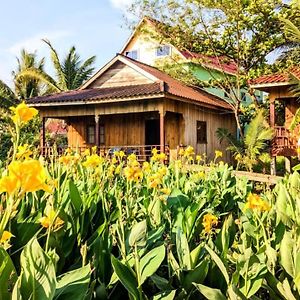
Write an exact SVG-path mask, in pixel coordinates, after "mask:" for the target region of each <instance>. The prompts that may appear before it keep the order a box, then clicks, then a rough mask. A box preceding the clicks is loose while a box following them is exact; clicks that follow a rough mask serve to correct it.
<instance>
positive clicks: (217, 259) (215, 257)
mask: <svg viewBox="0 0 300 300" xmlns="http://www.w3.org/2000/svg"><path fill="white" fill-rule="evenodd" d="M205 249H206V250H207V252H208V253H209V254H210V256H211V258H212V259H213V261H214V262H215V263H216V265H217V266H218V268H219V269H220V271H221V272H222V274H223V276H224V278H225V280H226V283H227V285H229V275H228V273H227V271H226V268H225V265H224V264H223V262H222V260H221V259H220V257H219V256H218V255H217V254H216V253H215V252H214V251H213V250H212V249H211V248H210V247H208V246H207V245H205Z"/></svg>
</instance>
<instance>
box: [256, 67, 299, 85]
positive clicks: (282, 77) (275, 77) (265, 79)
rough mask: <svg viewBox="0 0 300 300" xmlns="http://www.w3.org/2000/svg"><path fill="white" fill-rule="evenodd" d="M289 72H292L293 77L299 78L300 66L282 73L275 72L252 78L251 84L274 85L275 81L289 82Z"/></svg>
mask: <svg viewBox="0 0 300 300" xmlns="http://www.w3.org/2000/svg"><path fill="white" fill-rule="evenodd" d="M289 74H292V75H294V76H295V77H297V78H299V79H300V67H293V68H291V69H289V70H288V71H286V72H282V73H275V74H269V75H264V76H261V77H259V78H256V79H254V80H252V81H251V84H252V85H254V86H255V85H265V84H268V85H270V84H275V85H276V84H277V83H289V81H290V78H289V76H290V75H289Z"/></svg>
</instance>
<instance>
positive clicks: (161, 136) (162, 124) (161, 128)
mask: <svg viewBox="0 0 300 300" xmlns="http://www.w3.org/2000/svg"><path fill="white" fill-rule="evenodd" d="M159 140H160V152H164V151H165V110H164V107H162V109H160V110H159Z"/></svg>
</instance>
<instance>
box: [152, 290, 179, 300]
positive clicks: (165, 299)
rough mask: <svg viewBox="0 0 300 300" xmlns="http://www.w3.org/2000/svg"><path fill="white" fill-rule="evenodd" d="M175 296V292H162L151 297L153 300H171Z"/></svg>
mask: <svg viewBox="0 0 300 300" xmlns="http://www.w3.org/2000/svg"><path fill="white" fill-rule="evenodd" d="M175 294H176V290H172V291H164V292H161V293H159V294H156V295H154V296H153V300H173V299H174V297H175Z"/></svg>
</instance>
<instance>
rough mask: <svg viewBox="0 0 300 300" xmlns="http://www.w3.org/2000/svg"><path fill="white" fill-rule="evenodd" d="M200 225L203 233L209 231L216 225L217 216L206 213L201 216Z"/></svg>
mask: <svg viewBox="0 0 300 300" xmlns="http://www.w3.org/2000/svg"><path fill="white" fill-rule="evenodd" d="M202 225H203V227H204V232H205V233H210V232H211V230H212V228H213V227H215V226H217V225H218V218H217V217H216V216H214V215H212V214H206V215H204V217H203V221H202Z"/></svg>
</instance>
